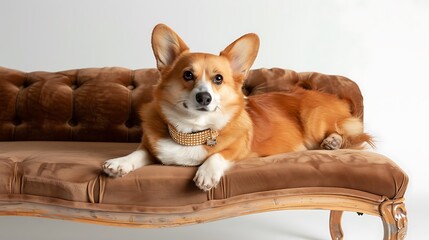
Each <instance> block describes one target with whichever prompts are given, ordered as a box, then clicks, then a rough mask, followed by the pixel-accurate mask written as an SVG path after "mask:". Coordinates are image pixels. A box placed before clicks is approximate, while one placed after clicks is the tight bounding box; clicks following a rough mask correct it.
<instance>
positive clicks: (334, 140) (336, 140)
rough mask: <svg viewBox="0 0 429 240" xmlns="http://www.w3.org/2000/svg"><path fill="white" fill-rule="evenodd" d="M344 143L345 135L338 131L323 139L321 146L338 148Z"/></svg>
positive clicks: (328, 148) (327, 148)
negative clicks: (342, 135)
mask: <svg viewBox="0 0 429 240" xmlns="http://www.w3.org/2000/svg"><path fill="white" fill-rule="evenodd" d="M342 145H343V137H341V135H339V134H338V133H331V134H330V135H329V136H328V137H327V138H325V139H323V141H322V143H321V144H320V147H321V148H322V149H326V150H337V149H340V148H341V146H342Z"/></svg>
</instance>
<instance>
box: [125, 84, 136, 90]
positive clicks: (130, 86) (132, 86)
mask: <svg viewBox="0 0 429 240" xmlns="http://www.w3.org/2000/svg"><path fill="white" fill-rule="evenodd" d="M127 88H128V89H130V90H133V89H134V88H136V87H135V86H134V85H128V86H127Z"/></svg>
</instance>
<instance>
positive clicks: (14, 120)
mask: <svg viewBox="0 0 429 240" xmlns="http://www.w3.org/2000/svg"><path fill="white" fill-rule="evenodd" d="M12 124H13V125H15V126H18V125H21V124H22V121H21V119H19V118H15V119H13V121H12Z"/></svg>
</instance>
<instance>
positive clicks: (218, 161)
mask: <svg viewBox="0 0 429 240" xmlns="http://www.w3.org/2000/svg"><path fill="white" fill-rule="evenodd" d="M232 165H233V162H232V161H229V160H226V159H225V158H224V157H223V156H222V155H221V154H220V153H215V154H213V155H211V156H210V157H209V158H207V160H206V161H204V163H203V164H202V165H201V166H200V167H199V168H198V171H197V173H196V174H195V177H194V182H195V184H196V185H197V187H199V188H200V189H201V190H204V191H209V190H210V189H212V188H214V187H216V186H217V184H218V183H219V181H220V179H221V177H222V176H223V175H224V173H225V171H226V170H228V169H229V168H231V167H232Z"/></svg>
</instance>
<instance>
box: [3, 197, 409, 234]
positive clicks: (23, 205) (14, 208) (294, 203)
mask: <svg viewBox="0 0 429 240" xmlns="http://www.w3.org/2000/svg"><path fill="white" fill-rule="evenodd" d="M294 209H302V210H305V209H307V210H309V209H323V210H331V213H330V219H329V230H330V233H331V237H332V239H334V240H342V239H343V237H344V234H343V231H342V228H341V217H342V214H343V211H352V212H359V213H366V214H369V215H374V216H378V217H380V218H381V220H382V222H383V227H384V238H383V239H384V240H402V239H405V236H406V233H407V225H408V219H407V211H406V209H405V204H404V199H396V200H389V199H386V200H384V201H381V202H380V201H373V200H368V199H362V198H359V197H351V196H343V195H321V194H317V195H302V196H296V195H294V196H278V197H267V198H262V199H250V200H245V201H240V202H234V203H230V204H225V205H220V206H217V207H209V208H204V209H200V210H197V211H194V212H184V213H177V212H175V213H167V212H163V213H145V212H138V213H136V212H111V211H104V210H93V209H80V208H73V207H65V206H60V205H49V204H44V203H34V202H25V201H7V200H0V216H32V217H44V218H52V219H62V220H70V221H77V222H84V223H92V224H101V225H109V226H122V227H141V228H158V227H175V226H182V225H190V224H197V223H204V222H210V221H215V220H220V219H225V218H231V217H237V216H243V215H248V214H253V213H260V212H269V211H279V210H294Z"/></svg>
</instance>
